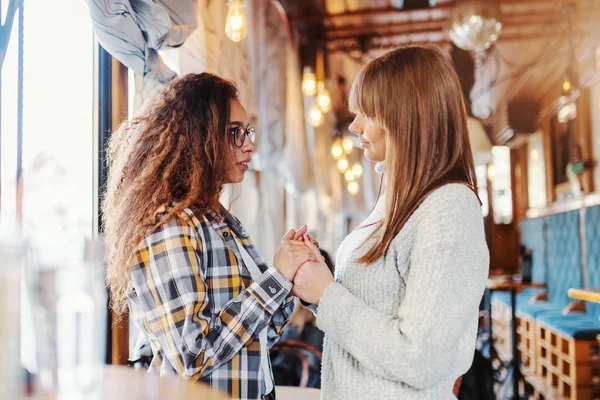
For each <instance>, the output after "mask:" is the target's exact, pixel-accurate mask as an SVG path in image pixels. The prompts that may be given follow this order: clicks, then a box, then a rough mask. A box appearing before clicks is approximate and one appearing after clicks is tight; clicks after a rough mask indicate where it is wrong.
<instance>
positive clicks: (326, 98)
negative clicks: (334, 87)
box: [317, 82, 331, 113]
mask: <svg viewBox="0 0 600 400" xmlns="http://www.w3.org/2000/svg"><path fill="white" fill-rule="evenodd" d="M317 103H319V107H321V111H323V112H324V113H328V112H329V111H331V95H330V94H329V90H327V88H326V87H325V82H319V83H318V84H317Z"/></svg>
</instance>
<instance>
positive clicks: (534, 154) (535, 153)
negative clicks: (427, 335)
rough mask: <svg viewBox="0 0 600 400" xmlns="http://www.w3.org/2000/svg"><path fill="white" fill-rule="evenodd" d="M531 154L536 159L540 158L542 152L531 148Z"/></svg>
mask: <svg viewBox="0 0 600 400" xmlns="http://www.w3.org/2000/svg"><path fill="white" fill-rule="evenodd" d="M529 156H530V157H531V159H532V160H534V161H536V160H538V159H539V158H540V153H539V152H538V149H531V153H530V154H529Z"/></svg>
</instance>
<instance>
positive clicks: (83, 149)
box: [0, 0, 95, 370]
mask: <svg viewBox="0 0 600 400" xmlns="http://www.w3.org/2000/svg"><path fill="white" fill-rule="evenodd" d="M8 3H9V2H8V1H5V2H2V6H3V9H2V15H3V16H4V15H6V6H7V5H8ZM24 3H26V4H25V6H24V14H23V16H24V17H23V18H24V21H23V29H24V31H23V37H24V40H23V66H24V67H23V69H22V73H23V77H22V80H21V79H20V75H19V63H18V61H19V55H18V35H17V30H18V26H19V24H18V21H19V20H18V16H17V17H16V18H15V23H14V25H13V32H12V34H11V37H10V43H9V48H8V51H7V53H6V58H5V61H4V65H3V67H2V93H1V95H2V120H1V124H2V137H1V139H2V147H1V149H2V150H1V159H0V160H1V165H0V167H1V168H0V170H1V173H2V187H1V193H2V198H1V200H2V209H1V211H2V213H3V214H8V213H14V212H15V211H17V210H18V208H19V202H18V199H17V182H16V176H17V165H18V162H19V157H20V154H19V151H18V142H19V137H18V132H17V123H18V112H19V110H18V106H19V105H18V102H17V90H18V87H19V85H20V84H22V85H23V108H22V112H23V130H22V213H23V231H24V234H25V236H27V237H28V238H29V240H30V243H32V244H34V245H35V246H36V247H39V246H47V248H48V249H50V252H48V255H49V256H51V257H54V256H55V255H57V254H51V253H52V251H54V252H55V253H58V252H57V251H56V250H53V249H54V247H53V246H48V243H53V241H55V240H57V239H58V240H61V239H64V238H67V237H69V238H78V239H79V238H80V239H81V240H80V241H79V242H76V241H75V240H74V241H73V246H72V250H73V255H75V256H76V257H82V256H83V245H84V241H83V238H84V237H90V236H91V235H92V233H93V232H92V229H93V219H94V211H93V210H94V208H93V205H94V187H93V182H94V179H93V170H94V169H93V165H94V164H93V163H94V159H95V158H94V157H93V144H94V129H93V128H94V114H93V111H94V109H93V106H94V96H93V95H94V40H93V33H92V24H91V21H90V17H89V13H88V8H87V5H86V3H85V2H74V3H73V4H69V11H68V12H65V10H64V9H63V8H61V7H57V5H56V3H55V2H51V1H43V0H31V1H26V2H24ZM58 255H60V256H62V257H64V256H66V255H64V254H62V253H61V254H58ZM27 300H28V299H27V297H26V296H22V301H23V303H22V310H27V309H29V307H30V306H29V304H28V302H27ZM21 332H22V334H21V336H22V338H21V339H22V361H23V364H24V365H25V366H26V367H28V368H29V369H32V370H35V364H36V363H35V346H34V344H35V339H34V335H33V326H32V320H31V318H30V315H27V313H26V312H25V313H24V314H23V319H22V331H21Z"/></svg>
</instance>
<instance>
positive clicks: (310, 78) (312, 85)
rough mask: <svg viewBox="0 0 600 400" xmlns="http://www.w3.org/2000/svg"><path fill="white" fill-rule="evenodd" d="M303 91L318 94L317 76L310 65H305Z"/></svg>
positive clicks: (308, 93) (310, 94) (307, 93)
mask: <svg viewBox="0 0 600 400" xmlns="http://www.w3.org/2000/svg"><path fill="white" fill-rule="evenodd" d="M302 92H304V94H305V95H307V96H314V95H315V94H317V76H316V75H315V73H314V72H312V70H311V69H310V67H304V74H303V76H302Z"/></svg>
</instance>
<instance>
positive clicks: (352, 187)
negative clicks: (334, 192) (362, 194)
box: [348, 181, 360, 195]
mask: <svg viewBox="0 0 600 400" xmlns="http://www.w3.org/2000/svg"><path fill="white" fill-rule="evenodd" d="M359 189H360V187H359V186H358V182H354V181H352V182H350V183H348V191H349V192H350V194H351V195H355V194H357V193H358V191H359Z"/></svg>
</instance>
